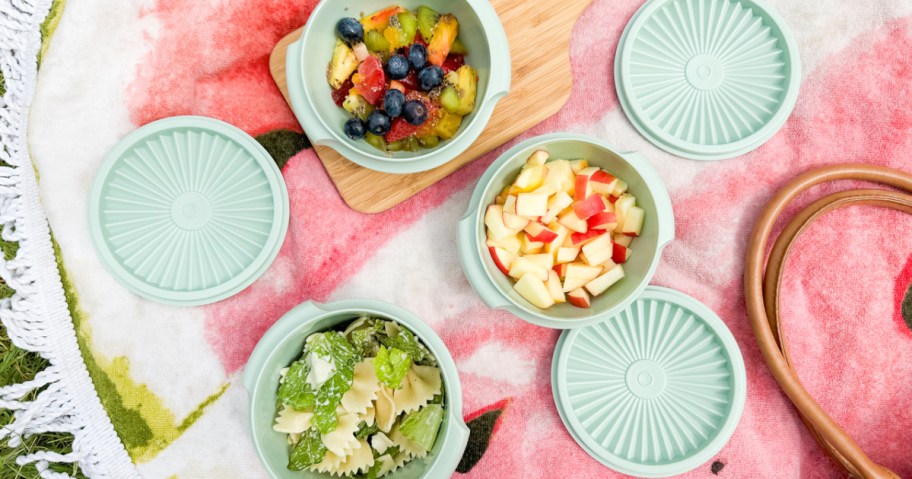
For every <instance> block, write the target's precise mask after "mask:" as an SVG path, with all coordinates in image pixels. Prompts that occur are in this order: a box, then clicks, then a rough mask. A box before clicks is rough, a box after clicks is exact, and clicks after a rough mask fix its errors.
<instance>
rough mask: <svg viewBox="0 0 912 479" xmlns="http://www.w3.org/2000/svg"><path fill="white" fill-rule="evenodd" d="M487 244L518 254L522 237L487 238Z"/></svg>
mask: <svg viewBox="0 0 912 479" xmlns="http://www.w3.org/2000/svg"><path fill="white" fill-rule="evenodd" d="M522 236H525V233H523V234H522ZM625 238H626V236H625ZM487 245H488V247H491V246H493V247H495V248H503V249H505V250H507V251H509V252H510V253H513V255H518V254H519V251H520V249H522V239H520V236H519V235H518V234H516V235H513V236H507V237H506V238H501V239H498V240H493V239H490V238H488V241H487Z"/></svg>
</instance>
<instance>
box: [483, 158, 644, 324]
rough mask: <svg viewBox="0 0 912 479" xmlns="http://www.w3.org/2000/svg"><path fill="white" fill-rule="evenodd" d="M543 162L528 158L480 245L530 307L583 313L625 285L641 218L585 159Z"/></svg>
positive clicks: (621, 189)
mask: <svg viewBox="0 0 912 479" xmlns="http://www.w3.org/2000/svg"><path fill="white" fill-rule="evenodd" d="M549 160H550V154H549V153H548V152H547V151H544V150H539V151H536V152H535V153H533V154H532V156H530V157H529V159H528V160H527V161H526V163H525V165H523V167H522V171H521V172H520V173H519V176H518V177H517V178H516V180H515V181H514V182H513V183H512V184H511V185H509V186H507V187H506V188H505V189H504V190H503V192H502V193H501V194H500V195H498V196H497V198H496V199H495V202H494V204H492V205H490V206H488V209H487V211H485V217H484V224H485V231H486V234H487V243H486V244H487V247H488V249H489V251H490V253H491V257H492V258H493V259H494V264H495V265H497V267H498V268H499V269H500V270H501V271H502V272H503V273H504V274H506V275H507V276H509V277H511V278H513V279H514V280H516V283H515V284H514V285H513V288H514V289H515V290H516V292H517V293H519V294H520V295H521V296H522V297H523V298H525V299H526V300H528V301H529V302H530V303H532V304H534V305H535V306H537V307H539V308H542V309H547V308H550V307H551V306H554V305H555V304H558V303H564V302H569V303H570V304H572V305H574V306H577V307H580V308H588V307H589V306H590V305H591V297H592V296H598V295H600V294H602V293H604V292H605V291H607V290H608V288H610V287H611V286H613V285H614V284H616V283H617V282H618V281H620V280H621V279H623V278H624V267H623V266H622V264H623V263H626V262H627V260H628V259H629V258H630V255H631V249H630V245H631V243H632V242H633V240H634V238H636V237H637V236H639V235H640V231H641V230H642V228H643V220H644V216H645V214H644V211H643V209H642V208H640V207H638V206H637V205H636V198H635V197H634V196H633V195H631V194H630V193H628V192H627V183H625V182H624V181H622V180H621V179H619V178H617V177H615V176H614V175H612V174H611V173H609V172H607V171H605V170H603V169H601V168H598V167H595V166H589V163H588V161H587V160H573V161H568V160H559V159H555V160H550V161H549Z"/></svg>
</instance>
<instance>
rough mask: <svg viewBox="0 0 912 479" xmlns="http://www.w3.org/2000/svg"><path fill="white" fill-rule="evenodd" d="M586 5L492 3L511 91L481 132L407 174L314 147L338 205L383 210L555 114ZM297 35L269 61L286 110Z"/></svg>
mask: <svg viewBox="0 0 912 479" xmlns="http://www.w3.org/2000/svg"><path fill="white" fill-rule="evenodd" d="M590 3H592V0H564V1H562V2H558V3H554V2H553V1H551V0H491V4H492V5H493V6H494V9H495V10H497V14H498V16H499V17H500V20H501V22H503V25H504V28H505V29H506V31H507V37H508V38H509V40H510V54H511V56H512V61H513V85H512V86H511V88H510V94H509V95H507V96H506V97H505V98H504V99H502V100H501V101H500V103H498V105H497V107H496V108H495V109H494V114H493V115H492V116H491V121H490V122H489V123H488V126H487V128H486V129H485V131H484V132H482V134H481V136H479V137H478V139H477V140H476V141H475V143H474V144H472V146H470V147H469V148H468V149H467V150H466V151H465V152H464V153H463V154H462V155H460V156H458V157H456V158H455V159H453V160H452V161H450V162H449V163H447V164H445V165H442V166H439V167H437V168H435V169H433V170H429V171H425V172H422V173H415V174H410V175H394V174H389V173H381V172H378V171H373V170H368V169H367V168H362V167H360V166H358V165H356V164H354V163H352V162H350V161H348V160H346V159H345V158H344V157H343V156H342V155H340V154H338V153H336V152H335V151H334V150H332V149H331V148H327V147H322V146H317V147H315V149H316V152H317V155H319V157H320V160H321V161H322V162H323V166H324V167H326V171H327V172H329V176H330V178H332V181H333V183H335V185H336V189H338V190H339V194H340V195H341V196H342V199H343V200H345V202H346V203H347V204H348V205H349V206H350V207H352V208H353V209H354V210H356V211H361V212H364V213H379V212H381V211H385V210H388V209H390V208H392V207H394V206H396V205H398V204H399V203H402V202H403V201H405V200H407V199H409V198H411V197H412V196H414V195H416V194H417V193H418V192H420V191H421V190H423V189H425V188H427V187H428V186H431V185H433V184H434V183H436V182H438V181H440V180H442V179H443V178H445V177H447V176H448V175H449V174H450V173H453V172H454V171H456V170H458V169H459V168H460V167H462V166H464V165H465V164H467V163H469V162H470V161H472V160H474V159H476V158H478V157H480V156H482V155H484V154H485V153H487V152H489V151H491V150H493V149H494V148H497V147H498V146H500V145H502V144H504V143H506V142H508V141H510V140H511V139H513V138H515V137H516V136H517V135H519V134H521V133H524V132H525V131H526V130H528V129H529V128H532V127H533V126H535V125H537V124H538V123H540V122H541V121H542V120H544V119H546V118H548V117H549V116H551V115H553V114H555V113H557V111H558V110H560V108H561V107H562V106H564V104H565V103H566V102H567V99H568V98H569V97H570V91H571V89H572V87H573V78H572V76H571V71H570V54H569V49H570V33H571V32H572V31H573V25H574V24H575V23H576V20H577V19H578V18H579V16H580V14H582V12H583V10H585V9H586V7H588V6H589V4H590ZM302 29H303V27H302V28H300V29H298V30H295V31H294V32H292V33H290V34H288V35H287V36H286V37H285V38H283V39H282V40H281V41H279V43H278V44H277V45H276V47H275V49H273V51H272V55H271V56H270V58H269V68H270V70H271V71H272V76H273V77H274V78H275V81H276V84H278V86H279V89H280V90H281V91H282V94H283V95H284V96H285V100H286V101H289V104H290V100H289V98H288V88H287V83H286V80H285V53H286V51H287V50H288V46H289V45H290V44H292V43H294V42H295V41H296V40H297V39H298V37H300V36H301V30H302ZM319 67H320V68H323V67H324V66H323V65H319Z"/></svg>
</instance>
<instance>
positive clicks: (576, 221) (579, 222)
mask: <svg viewBox="0 0 912 479" xmlns="http://www.w3.org/2000/svg"><path fill="white" fill-rule="evenodd" d="M557 222H558V223H560V224H562V225H564V227H566V228H567V229H569V230H571V231H575V232H577V233H585V232H587V231H589V225H588V224H587V223H586V220H583V219H580V217H579V216H576V212H575V211H568V212H567V213H564V214H562V215H560V216H559V217H558V218H557Z"/></svg>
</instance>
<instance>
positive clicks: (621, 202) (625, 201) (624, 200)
mask: <svg viewBox="0 0 912 479" xmlns="http://www.w3.org/2000/svg"><path fill="white" fill-rule="evenodd" d="M632 206H636V197H635V196H633V195H628V194H623V195H621V196H619V197H618V199H617V201H615V202H614V211H616V212H618V213H621V214H624V213H626V212H627V210H628V209H629V208H630V207H632Z"/></svg>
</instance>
